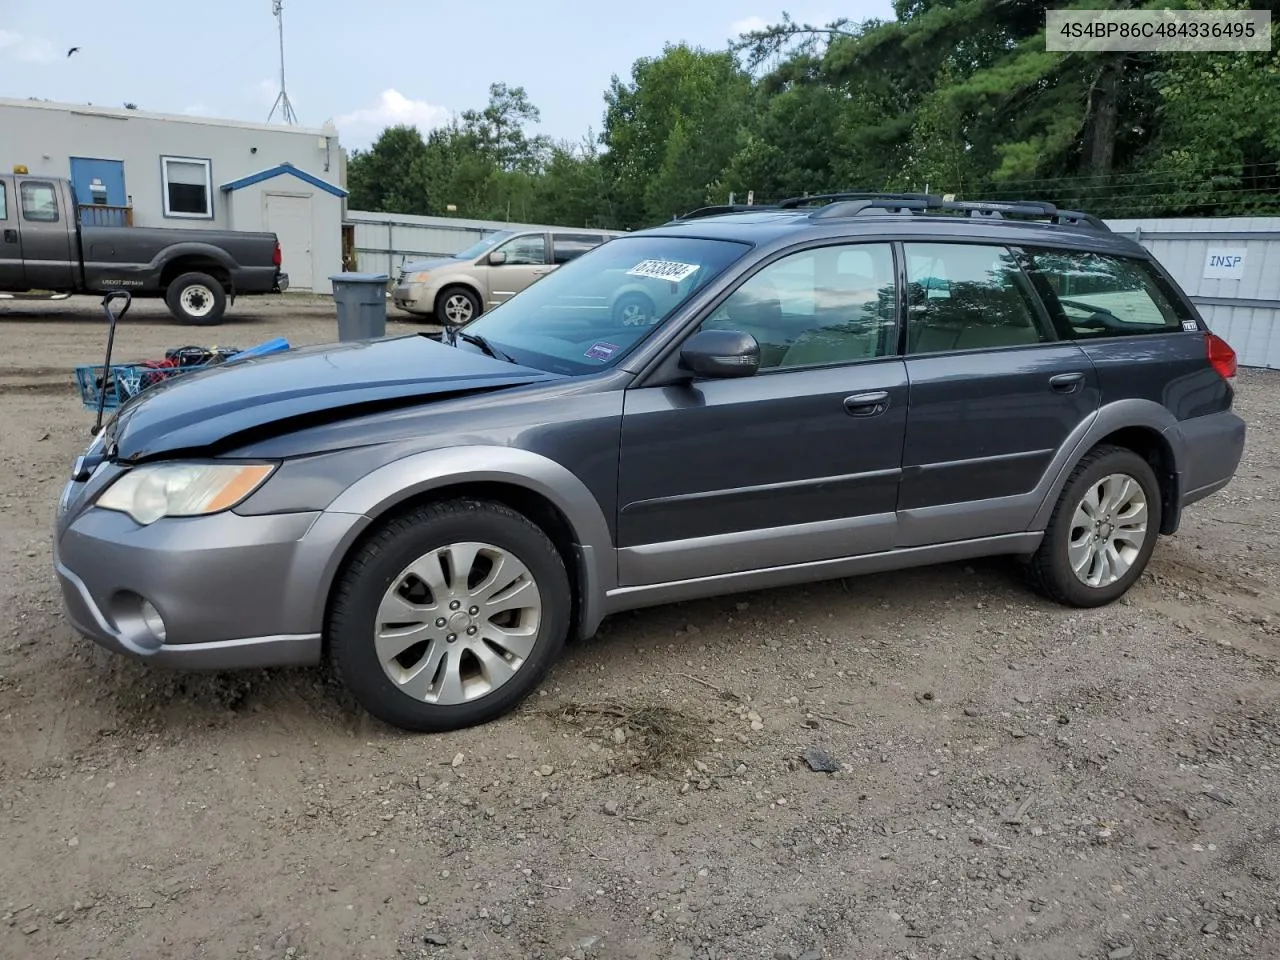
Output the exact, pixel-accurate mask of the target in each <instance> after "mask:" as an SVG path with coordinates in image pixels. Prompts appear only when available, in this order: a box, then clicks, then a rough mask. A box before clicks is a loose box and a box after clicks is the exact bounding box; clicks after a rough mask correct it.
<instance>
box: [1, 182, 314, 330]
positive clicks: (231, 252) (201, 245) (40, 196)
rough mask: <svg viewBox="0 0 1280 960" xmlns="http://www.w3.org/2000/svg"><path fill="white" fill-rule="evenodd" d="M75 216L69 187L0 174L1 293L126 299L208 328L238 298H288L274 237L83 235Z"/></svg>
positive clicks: (140, 230)
mask: <svg viewBox="0 0 1280 960" xmlns="http://www.w3.org/2000/svg"><path fill="white" fill-rule="evenodd" d="M79 209H80V208H79V205H78V203H77V200H76V194H75V190H74V188H73V187H72V185H71V181H70V180H66V179H62V178H58V177H43V176H23V175H19V174H3V175H0V292H8V293H28V292H30V291H40V292H41V293H44V294H63V295H65V294H72V293H106V292H108V291H111V290H128V291H129V293H130V294H132V295H133V296H134V297H163V298H164V300H165V303H167V304H168V306H169V312H170V313H172V314H173V316H174V318H175V319H177V320H178V321H179V322H182V323H188V324H194V325H197V326H211V325H213V324H216V323H218V322H219V321H221V319H222V315H223V313H224V312H225V311H226V309H227V302H228V301H229V300H230V301H233V302H234V300H235V298H236V297H237V296H246V295H253V294H266V293H282V292H284V291H285V290H286V289H288V286H289V276H288V274H286V273H284V272H282V271H281V269H280V259H281V258H280V243H279V241H278V240H277V238H276V235H275V234H274V233H248V232H242V231H235V230H187V229H182V228H157V227H131V226H89V225H85V224H82V223H81V222H80V216H79Z"/></svg>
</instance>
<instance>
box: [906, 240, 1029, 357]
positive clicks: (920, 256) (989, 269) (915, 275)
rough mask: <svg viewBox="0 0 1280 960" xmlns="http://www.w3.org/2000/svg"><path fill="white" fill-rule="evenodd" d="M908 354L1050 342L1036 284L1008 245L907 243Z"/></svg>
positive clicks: (987, 348) (986, 348)
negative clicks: (1034, 288)
mask: <svg viewBox="0 0 1280 960" xmlns="http://www.w3.org/2000/svg"><path fill="white" fill-rule="evenodd" d="M904 250H905V253H906V257H907V353H909V354H923V353H948V352H951V351H953V350H990V349H993V348H996V347H1015V346H1022V345H1027V344H1035V343H1040V342H1042V341H1044V340H1048V339H1050V338H1049V337H1048V336H1047V335H1046V331H1045V330H1044V329H1042V328H1041V325H1040V322H1039V320H1038V318H1037V315H1036V308H1035V305H1034V304H1035V301H1034V295H1033V293H1032V289H1031V283H1030V281H1029V280H1028V278H1027V276H1026V274H1024V273H1023V272H1022V268H1021V267H1020V266H1019V265H1018V262H1017V259H1016V258H1015V257H1014V255H1013V253H1012V252H1011V251H1010V250H1008V249H1007V248H1005V247H995V246H985V245H981V244H972V243H908V244H905V246H904Z"/></svg>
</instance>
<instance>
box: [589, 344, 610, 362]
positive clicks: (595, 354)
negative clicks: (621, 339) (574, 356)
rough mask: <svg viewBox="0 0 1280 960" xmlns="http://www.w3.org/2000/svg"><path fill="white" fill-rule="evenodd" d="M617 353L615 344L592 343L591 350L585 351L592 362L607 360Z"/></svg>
mask: <svg viewBox="0 0 1280 960" xmlns="http://www.w3.org/2000/svg"><path fill="white" fill-rule="evenodd" d="M617 352H618V345H617V344H616V343H593V344H592V345H591V349H590V350H588V351H587V356H588V357H590V358H591V359H592V360H608V359H609V358H610V357H612V356H613V355H614V354H615V353H617Z"/></svg>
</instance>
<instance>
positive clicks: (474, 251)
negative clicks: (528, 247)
mask: <svg viewBox="0 0 1280 960" xmlns="http://www.w3.org/2000/svg"><path fill="white" fill-rule="evenodd" d="M515 235H516V232H515V231H514V230H499V231H498V232H497V233H491V234H489V235H488V236H487V237H482V238H480V239H479V240H477V241H476V242H475V243H473V244H472V245H471V246H469V247H467V249H465V250H459V251H458V252H457V253H455V254H454V255H453V259H455V260H474V259H475V258H476V257H478V256H480V254H482V253H484V252H485V251H486V250H488V249H489V248H490V247H492V246H495V245H497V244H499V243H501V242H502V241H503V240H506V239H507V238H508V237H514V236H515Z"/></svg>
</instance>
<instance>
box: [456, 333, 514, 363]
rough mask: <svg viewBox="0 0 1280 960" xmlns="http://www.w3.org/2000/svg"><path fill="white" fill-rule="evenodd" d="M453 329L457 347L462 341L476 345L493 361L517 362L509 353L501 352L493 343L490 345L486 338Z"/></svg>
mask: <svg viewBox="0 0 1280 960" xmlns="http://www.w3.org/2000/svg"><path fill="white" fill-rule="evenodd" d="M451 329H452V340H453V343H454V345H455V346H456V345H457V343H458V340H459V339H462V340H465V341H467V343H474V344H475V345H476V346H477V347H479V348H480V349H481V350H483V351H484V352H485V353H486V354H488V355H489V356H491V357H493V359H495V360H505V361H506V362H507V363H515V362H516V360H515V358H514V357H512V356H511V355H510V354H508V353H504V352H503V351H501V350H499V349H498V348H497V347H495V346H494V345H493V344H492V343H490V342H489V341H488V340H487V339H485V338H484V337H482V336H480V335H479V334H478V333H467V332H466V331H465V330H458V329H457V328H451Z"/></svg>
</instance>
